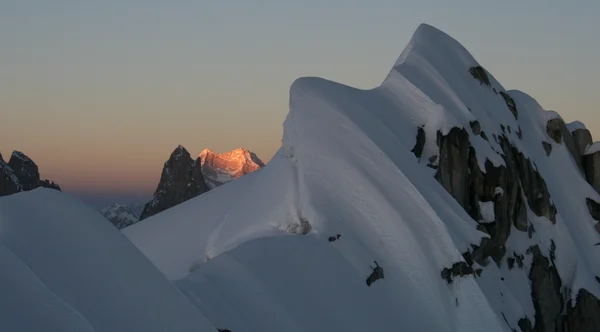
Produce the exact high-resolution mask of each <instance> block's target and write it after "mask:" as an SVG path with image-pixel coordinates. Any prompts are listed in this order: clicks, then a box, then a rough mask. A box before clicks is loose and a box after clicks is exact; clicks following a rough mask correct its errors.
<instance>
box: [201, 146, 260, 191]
mask: <svg viewBox="0 0 600 332" xmlns="http://www.w3.org/2000/svg"><path fill="white" fill-rule="evenodd" d="M200 160H201V165H202V174H203V175H204V178H205V180H206V183H207V184H208V186H209V187H210V188H211V189H212V188H216V187H218V186H220V185H222V184H224V183H227V182H229V181H231V180H234V179H237V178H239V177H241V176H243V175H245V174H248V173H251V172H254V171H256V170H258V169H260V168H261V167H263V166H265V164H264V163H263V162H262V160H260V158H258V157H257V156H256V154H254V153H253V152H250V151H249V150H246V149H243V148H237V149H234V150H231V151H229V152H224V153H215V152H213V151H212V150H210V149H204V150H203V151H202V152H201V153H200Z"/></svg>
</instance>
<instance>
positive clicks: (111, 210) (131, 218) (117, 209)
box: [100, 203, 139, 229]
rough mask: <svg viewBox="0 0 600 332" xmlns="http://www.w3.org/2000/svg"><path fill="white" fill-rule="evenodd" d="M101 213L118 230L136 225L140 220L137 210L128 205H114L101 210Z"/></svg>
mask: <svg viewBox="0 0 600 332" xmlns="http://www.w3.org/2000/svg"><path fill="white" fill-rule="evenodd" d="M100 213H101V214H102V215H103V216H104V217H105V218H106V219H108V220H109V221H110V222H111V223H112V224H113V225H115V227H117V228H118V229H123V228H125V227H127V226H130V225H132V224H135V223H136V222H138V220H139V215H138V214H137V213H136V212H135V210H134V209H133V208H132V207H131V206H129V205H126V204H119V203H112V204H111V205H110V206H108V207H106V208H104V209H102V210H100Z"/></svg>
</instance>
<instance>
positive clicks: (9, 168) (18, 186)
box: [0, 151, 60, 196]
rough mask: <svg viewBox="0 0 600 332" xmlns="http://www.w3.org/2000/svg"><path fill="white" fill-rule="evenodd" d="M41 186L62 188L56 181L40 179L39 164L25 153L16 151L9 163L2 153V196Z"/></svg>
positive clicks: (0, 186) (0, 158)
mask: <svg viewBox="0 0 600 332" xmlns="http://www.w3.org/2000/svg"><path fill="white" fill-rule="evenodd" d="M39 187H44V188H50V189H55V190H60V187H59V186H58V185H57V184H55V183H54V182H50V181H48V180H41V179H40V173H39V170H38V166H37V165H36V164H35V162H33V160H31V158H29V157H28V156H26V155H25V154H24V153H22V152H19V151H14V152H13V153H12V155H11V157H10V160H9V161H8V163H5V162H4V159H2V156H1V155H0V196H5V195H11V194H15V193H18V192H21V191H29V190H33V189H35V188H39Z"/></svg>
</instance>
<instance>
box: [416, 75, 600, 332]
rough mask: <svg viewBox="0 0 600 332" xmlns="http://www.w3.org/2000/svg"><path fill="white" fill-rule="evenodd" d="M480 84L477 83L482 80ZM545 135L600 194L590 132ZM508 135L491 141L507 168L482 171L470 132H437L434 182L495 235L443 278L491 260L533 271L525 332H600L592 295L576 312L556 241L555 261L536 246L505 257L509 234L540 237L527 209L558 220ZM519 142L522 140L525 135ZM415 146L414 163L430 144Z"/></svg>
mask: <svg viewBox="0 0 600 332" xmlns="http://www.w3.org/2000/svg"><path fill="white" fill-rule="evenodd" d="M472 74H473V73H472ZM478 76H479V75H473V77H475V78H476V79H477V80H480V77H478ZM501 94H502V96H503V97H504V100H505V102H506V103H507V106H508V107H509V109H510V111H511V112H512V113H513V115H515V118H517V114H518V111H517V105H516V104H515V102H514V100H513V99H512V98H510V96H509V95H508V94H506V93H504V92H501ZM469 124H470V127H471V132H472V134H471V135H477V134H479V133H480V131H481V129H480V126H479V123H478V122H477V121H471V122H470V123H469ZM546 129H547V134H548V136H549V137H550V138H551V139H552V140H553V141H554V142H555V143H556V144H564V145H565V147H566V148H567V149H568V151H569V152H570V154H571V155H572V157H573V159H574V161H575V163H576V164H577V166H578V167H579V169H580V171H582V174H585V175H586V176H587V179H588V181H589V182H590V183H591V184H592V185H595V188H597V190H599V188H600V172H598V169H599V168H600V152H595V150H594V151H593V153H591V154H590V153H589V146H590V144H591V135H589V132H587V130H582V129H578V130H577V132H576V133H573V134H571V132H570V131H569V129H568V128H567V125H566V124H565V123H564V121H563V120H562V119H561V118H553V119H551V120H550V121H548V122H547V127H546ZM518 132H521V130H520V129H519V130H518ZM510 134H511V130H510V129H509V126H504V125H501V131H499V132H497V133H494V134H492V136H493V137H494V141H495V142H496V143H498V144H499V146H500V148H501V153H500V151H498V153H499V154H500V155H501V157H502V159H503V160H504V164H505V165H502V166H495V165H494V164H493V163H492V162H491V161H490V160H489V159H488V160H486V162H485V163H484V165H485V169H484V170H482V169H480V166H479V165H480V164H479V163H478V161H477V154H476V150H475V148H474V147H473V145H472V144H471V141H470V133H469V132H467V130H465V129H463V128H452V129H451V130H450V131H449V132H448V134H447V135H442V134H441V133H440V132H438V135H437V141H436V143H437V145H438V148H439V155H438V156H437V157H438V158H439V163H438V167H437V168H436V174H435V178H436V179H437V180H438V182H439V183H440V184H441V185H442V186H443V187H444V188H445V189H446V190H447V191H448V193H450V194H451V195H452V197H454V198H455V199H456V201H457V202H458V203H459V204H460V205H461V206H462V207H463V208H464V209H465V211H466V212H467V213H468V214H469V215H470V216H471V217H472V218H473V219H474V220H475V221H476V222H477V223H478V224H479V225H478V229H479V230H481V231H483V232H485V233H487V234H489V238H482V240H481V243H479V244H472V245H471V246H472V250H469V251H467V252H466V253H464V254H463V257H464V259H465V261H464V262H463V261H461V262H456V263H455V264H454V265H453V266H452V267H448V268H445V269H443V270H442V271H441V277H442V278H443V279H445V280H446V281H447V282H448V283H451V282H452V280H453V279H454V278H455V277H470V276H471V275H473V276H477V275H479V274H481V273H482V272H483V273H485V271H482V270H481V269H477V268H476V267H477V266H480V267H485V266H486V265H487V264H489V258H491V259H492V260H493V261H494V262H495V264H496V265H498V266H501V265H502V264H507V265H508V267H509V269H512V268H517V267H518V268H520V269H525V268H528V269H529V280H530V282H531V299H532V302H533V304H534V307H535V321H534V323H532V322H531V321H530V320H529V319H528V318H526V317H524V318H522V319H521V320H520V321H519V322H518V326H519V328H520V330H521V331H523V332H525V331H532V332H533V331H535V332H547V331H552V332H557V331H560V332H574V331H598V330H599V329H598V326H600V325H599V324H600V318H598V317H600V302H599V301H598V299H597V298H595V297H594V295H592V294H591V293H589V292H588V291H586V290H585V289H581V290H579V294H578V301H577V303H575V304H574V305H573V303H572V302H571V301H570V298H571V295H570V293H569V292H570V291H569V290H568V289H565V287H564V286H563V281H562V280H561V278H560V275H559V273H558V271H557V269H556V267H555V264H554V253H555V251H556V245H555V243H554V241H552V242H551V247H550V250H549V257H546V256H545V254H544V252H545V251H543V250H542V249H541V248H540V246H539V245H533V246H531V247H530V248H529V249H528V250H527V252H526V253H517V252H511V253H510V254H509V255H506V251H507V249H506V243H507V240H508V238H509V237H510V236H511V232H514V231H521V232H526V233H527V236H528V237H529V239H532V236H533V234H534V233H535V229H534V228H533V225H532V224H530V222H529V220H528V216H527V215H528V211H527V210H528V209H529V210H530V211H531V212H533V213H534V214H536V215H537V216H540V217H545V218H547V219H548V220H549V222H552V223H556V214H557V209H556V207H555V206H554V204H553V202H552V198H551V197H550V193H549V191H548V188H547V185H546V182H545V180H544V178H543V177H542V176H541V175H540V173H539V172H538V171H537V166H536V165H535V164H534V163H533V162H532V161H531V160H529V159H528V158H527V157H526V156H525V155H524V154H523V153H522V152H521V151H520V150H519V148H518V145H514V144H513V143H512V142H511V140H510V138H509V137H510ZM517 136H518V138H519V139H522V133H521V134H518V135H517ZM417 138H418V139H417V144H416V145H415V148H414V149H413V153H415V155H417V154H420V151H421V147H422V146H424V145H425V144H426V142H425V137H423V136H422V135H421V133H418V135H417ZM490 144H492V143H490ZM542 145H543V147H544V149H545V150H546V153H547V154H548V155H550V154H551V152H552V144H550V143H548V142H542ZM492 148H493V147H492ZM494 150H497V148H495V149H494ZM586 151H588V153H587V154H586ZM597 172H598V173H597ZM482 203H483V204H491V206H492V207H493V218H491V219H492V220H493V221H491V222H490V221H489V220H486V219H490V218H489V217H488V218H484V211H482V210H481V206H482ZM586 203H587V206H588V209H589V211H590V214H591V215H592V216H593V217H594V218H595V219H597V220H599V219H600V204H598V203H597V202H596V201H594V200H591V199H588V200H587V202H586ZM486 213H487V214H489V213H490V212H489V211H487V212H486ZM598 225H600V223H598ZM513 226H514V227H513ZM597 229H598V231H599V232H600V226H597ZM526 256H529V257H528V259H527V260H529V261H530V262H531V266H526V264H525V262H526V259H525V257H526ZM475 264H477V266H476V265H475Z"/></svg>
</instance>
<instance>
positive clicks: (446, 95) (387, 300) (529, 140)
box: [123, 25, 600, 332]
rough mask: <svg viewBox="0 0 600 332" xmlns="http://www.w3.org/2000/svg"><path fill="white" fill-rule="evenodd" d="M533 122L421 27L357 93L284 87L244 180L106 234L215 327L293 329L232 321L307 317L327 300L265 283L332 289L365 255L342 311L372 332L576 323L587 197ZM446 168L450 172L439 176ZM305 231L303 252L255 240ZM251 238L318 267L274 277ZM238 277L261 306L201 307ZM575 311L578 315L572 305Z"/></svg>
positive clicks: (595, 292)
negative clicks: (380, 271)
mask: <svg viewBox="0 0 600 332" xmlns="http://www.w3.org/2000/svg"><path fill="white" fill-rule="evenodd" d="M549 120H553V121H554V120H555V121H554V122H557V123H558V124H561V121H562V119H561V118H560V116H558V114H557V113H556V112H547V111H546V110H544V109H543V108H542V107H541V106H540V105H539V104H538V103H537V102H536V101H535V99H533V98H532V97H531V96H528V95H527V94H525V93H523V92H520V91H510V90H506V89H504V87H502V85H500V83H499V82H497V81H496V79H495V78H494V77H493V76H492V75H491V73H489V72H487V71H485V69H484V68H483V66H481V64H479V63H478V62H477V61H476V60H475V59H474V58H473V57H472V56H471V55H470V54H469V52H468V51H467V50H466V49H465V48H464V47H463V46H462V45H460V44H459V43H458V42H457V41H456V40H454V39H453V38H451V37H450V36H448V35H446V34H445V33H443V32H441V31H439V30H437V29H435V28H433V27H431V26H428V25H421V26H419V28H418V29H417V31H416V32H415V34H414V36H413V38H412V39H411V41H410V42H409V45H408V46H407V48H406V49H405V51H404V52H403V53H402V54H401V55H400V57H399V58H398V61H397V62H396V63H395V64H394V66H393V68H392V70H391V71H390V73H389V75H388V76H387V77H386V79H385V80H384V81H383V83H382V84H381V85H380V86H378V87H376V88H374V89H370V90H359V89H355V88H352V87H348V86H345V85H342V84H338V83H335V82H331V81H328V80H325V79H321V78H314V77H305V78H300V79H298V80H296V81H295V82H294V83H293V85H292V87H291V89H290V112H289V113H288V116H287V118H286V120H285V123H284V135H283V139H282V147H281V149H280V150H279V151H278V153H277V154H276V155H275V157H274V158H273V159H272V160H271V162H270V163H269V165H267V166H265V167H264V168H262V170H261V171H260V172H255V173H252V174H250V175H248V176H245V177H243V178H241V179H239V180H236V181H235V182H232V183H230V184H229V185H227V186H222V187H219V188H217V189H215V190H212V191H210V192H208V193H207V194H204V195H201V196H199V197H197V198H194V199H191V200H189V201H187V202H185V203H182V204H180V205H178V206H177V207H174V208H172V209H169V210H167V211H165V212H163V213H160V214H157V215H155V216H153V217H151V218H149V219H148V220H146V221H145V222H143V223H139V224H136V225H133V226H131V227H129V228H126V229H125V230H124V231H123V233H124V234H125V235H126V236H127V237H128V238H129V239H130V240H131V241H132V242H133V243H134V244H135V245H136V246H137V247H138V248H139V249H140V250H141V251H142V252H143V253H144V254H145V255H146V256H147V257H148V258H150V260H151V261H152V262H153V263H154V264H155V265H156V266H157V267H158V268H159V269H160V270H161V271H162V272H163V273H165V275H167V276H168V277H169V278H170V279H173V280H178V284H180V285H182V286H180V287H181V288H182V289H184V290H185V293H186V295H188V297H189V298H191V299H195V301H197V302H195V303H196V304H197V305H198V307H200V308H208V309H206V310H207V311H209V312H210V313H207V316H208V317H209V319H211V320H219V321H222V322H229V323H230V324H231V325H229V326H231V327H232V330H233V327H236V328H243V327H244V326H249V325H251V326H252V327H254V330H261V331H262V330H269V331H271V330H272V331H275V330H286V331H302V330H303V329H302V328H300V327H299V326H303V325H302V324H301V323H298V322H297V321H296V318H295V317H294V315H285V312H286V311H282V312H281V314H282V316H283V317H281V316H278V317H281V319H277V320H275V321H273V320H268V321H264V320H261V319H254V318H250V317H261V316H262V317H271V315H270V313H271V311H272V310H276V308H288V309H289V310H290V311H292V312H294V313H298V316H299V317H303V318H305V317H308V318H309V319H315V320H318V319H319V315H320V313H319V312H318V310H312V308H318V305H317V304H325V303H331V304H333V303H334V302H335V299H329V298H327V295H323V294H320V293H319V292H322V293H325V294H326V291H324V290H322V289H318V290H314V289H310V288H309V287H305V288H303V289H302V292H301V293H302V296H301V297H302V299H304V300H303V301H290V300H289V299H288V298H286V297H284V295H281V294H282V293H281V292H278V291H276V289H277V286H280V285H281V284H280V282H283V283H285V285H287V286H288V287H293V285H295V281H296V279H294V276H298V277H297V278H298V279H301V278H314V279H311V280H313V282H314V283H315V284H318V285H327V284H328V283H331V284H336V285H338V284H339V285H341V287H343V288H344V289H346V287H348V288H347V290H348V291H350V290H351V289H353V288H354V287H359V286H358V283H355V282H354V281H355V280H357V279H360V278H362V280H365V278H367V277H368V276H369V275H370V273H372V272H373V271H374V269H373V264H374V261H376V262H377V266H381V267H383V268H384V269H385V278H384V279H383V280H377V281H376V282H375V283H374V284H373V285H371V286H367V285H364V284H363V285H361V287H371V288H369V289H367V291H368V293H365V294H363V293H362V292H363V291H364V289H360V292H359V291H357V293H356V294H357V295H356V296H357V297H356V298H354V299H353V300H354V301H368V303H370V305H371V308H372V309H375V308H376V309H377V310H374V311H375V312H379V313H381V316H378V318H377V321H383V322H387V323H389V325H388V327H390V330H391V329H398V328H400V329H402V330H407V331H515V330H517V329H518V330H521V331H523V332H524V331H527V326H529V327H534V326H535V327H536V330H538V331H543V330H548V331H555V330H556V329H555V327H556V325H557V324H561V323H560V321H561V319H565V320H569V322H571V323H570V324H575V325H576V324H580V322H586V321H587V322H590V321H594V319H595V318H593V317H596V316H599V315H595V316H594V315H591V316H590V318H589V319H588V317H586V318H585V319H584V318H582V317H577V315H579V314H582V315H587V314H588V313H589V312H593V313H595V311H593V310H591V309H589V308H588V307H585V306H586V305H587V304H586V303H588V304H589V303H595V302H594V301H597V300H596V298H597V297H598V296H599V295H600V287H599V284H598V282H597V281H596V278H595V276H597V275H600V262H598V260H597V257H596V255H595V254H594V252H593V248H594V244H595V243H597V242H600V241H599V240H600V236H599V234H598V233H597V232H596V231H595V230H594V226H595V225H596V224H597V221H596V220H595V219H594V217H593V216H592V215H591V214H590V213H591V212H590V211H591V209H588V206H594V205H593V204H594V203H588V205H587V206H586V202H590V201H589V200H591V201H593V202H600V195H599V194H598V193H597V192H596V191H595V190H594V189H593V188H592V187H591V186H590V184H589V183H587V182H586V179H585V178H584V177H583V176H582V173H581V171H580V170H579V168H578V167H577V164H576V161H575V159H574V158H575V156H574V155H573V154H572V153H571V152H570V151H569V149H568V148H567V147H566V143H565V140H564V139H562V140H553V137H550V136H549V132H548V121H549ZM560 134H561V135H562V132H561V133H560ZM561 138H565V137H561ZM543 142H545V143H546V144H547V146H550V147H551V148H549V149H548V150H550V152H548V151H547V150H546V149H545V145H544V144H543ZM458 164H460V165H461V166H463V165H466V167H464V168H456V167H455V168H452V167H451V166H453V165H454V166H455V165H458ZM471 171H473V172H471ZM469 172H471V173H469ZM503 172H505V173H503ZM476 176H477V177H476ZM509 177H510V180H511V181H510V182H509V181H507V179H508V178H509ZM463 180H464V181H463ZM471 180H473V181H471ZM475 180H477V181H475ZM496 182H498V183H496ZM568 188H576V190H575V189H574V190H568ZM466 193H471V196H468V195H466ZM481 198H485V199H481ZM587 199H589V200H587ZM480 202H486V203H484V204H483V205H482V204H479V203H480ZM490 202H493V203H494V205H493V211H492V204H491V203H490ZM515 202H519V204H514V203H515ZM509 203H513V204H509ZM513 207H515V208H513ZM467 209H468V210H469V211H467ZM492 212H493V213H492ZM475 215H478V218H475V217H474V216H475ZM199 216H201V217H199ZM492 217H493V218H492ZM482 220H483V221H485V222H484V223H481V222H480V221H482ZM303 225H304V227H303ZM298 230H301V231H298ZM306 233H308V234H309V235H308V236H309V237H310V238H311V239H313V238H314V239H316V240H317V241H319V244H315V243H312V244H311V242H310V241H309V240H307V241H306V242H305V243H303V244H300V243H296V244H294V245H292V244H291V243H292V241H293V240H290V241H289V242H288V241H286V239H285V238H281V239H278V240H279V241H270V239H265V238H267V237H273V236H289V235H290V234H306ZM159 234H160V236H158V235H159ZM498 234H503V235H504V237H500V236H499V235H498ZM337 235H340V237H339V238H338V237H337ZM332 237H333V240H332V241H331V242H330V239H331V238H332ZM311 241H312V240H311ZM267 243H269V250H270V251H271V252H279V250H282V251H284V252H290V253H294V252H302V251H303V250H306V251H307V252H309V251H308V249H307V248H311V251H310V256H311V257H322V259H321V260H317V259H316V258H315V259H314V260H306V261H305V260H302V259H300V258H297V259H294V262H296V263H298V268H297V270H293V271H291V272H290V271H285V272H281V271H278V267H277V266H276V265H272V264H270V263H273V262H276V261H277V259H273V260H271V257H262V256H260V255H259V254H258V253H257V251H255V250H254V249H251V248H256V247H260V246H261V245H266V244H267ZM288 245H289V246H291V247H292V248H287V247H286V246H288ZM321 246H326V247H325V248H323V247H321ZM327 246H329V247H327ZM284 249H285V250H284ZM246 250H247V252H246ZM312 250H314V252H312ZM334 253H335V254H334ZM292 259H293V258H292ZM249 262H252V264H250V263H249ZM342 262H343V264H342ZM344 264H348V266H347V268H346V267H342V265H343V266H346V265H344ZM254 267H256V268H254ZM259 267H260V268H259ZM288 268H289V269H292V268H291V267H288ZM340 269H343V271H344V273H343V275H340V274H336V271H338V270H340ZM315 270H317V271H318V273H316V272H315ZM287 272H290V273H287ZM215 276H219V278H217V277H215ZM242 276H243V277H242ZM284 276H285V277H284ZM279 277H281V278H283V279H282V280H283V281H281V280H279ZM238 278H247V279H249V280H252V282H253V283H254V285H255V286H254V287H252V288H251V289H253V290H255V293H254V297H253V298H261V299H265V300H264V302H262V303H261V305H260V306H256V307H254V308H255V309H253V310H254V311H253V313H252V315H246V314H236V313H233V312H227V313H223V312H222V311H218V310H213V309H211V308H212V306H216V307H220V308H224V307H225V306H224V304H223V300H222V299H221V298H220V297H219V296H218V294H219V291H220V290H223V291H224V290H227V289H230V287H234V288H235V289H239V290H241V289H244V285H246V284H245V283H244V282H242V281H241V279H238ZM545 278H549V279H545ZM353 280H354V281H353ZM557 280H560V285H561V287H559V288H560V289H555V288H553V287H554V286H553V285H555V284H556V283H555V281H557ZM272 287H273V288H272ZM211 290H212V291H211ZM238 293H240V294H241V292H237V293H236V292H233V293H227V294H228V302H231V303H236V304H237V303H244V299H243V298H242V296H241V295H236V294H238ZM299 293H300V292H299ZM336 293H337V291H336ZM294 294H296V293H294ZM358 294H361V295H358ZM367 294H368V295H367ZM581 294H583V295H581ZM297 295H298V296H300V295H299V294H297ZM371 296H373V297H372V298H371ZM544 296H547V297H544ZM579 296H584V298H585V299H586V300H583V301H581V304H578V302H577V299H578V298H580V297H579ZM540 298H541V300H538V299H540ZM588 300H589V301H588ZM542 302H543V303H544V307H540V306H539V303H542ZM295 304H296V305H295ZM577 305H581V307H577V308H579V309H581V308H582V307H584V308H585V309H581V310H579V309H577V310H572V309H573V307H574V306H577ZM592 306H593V304H592ZM245 308H247V306H244V307H238V308H237V309H236V310H234V311H235V312H237V313H239V312H243V310H245ZM389 308H394V310H393V312H390V311H388V309H389ZM599 308H600V306H599ZM327 314H328V315H333V316H336V317H347V316H349V315H352V316H353V319H354V318H355V319H356V320H357V322H356V326H360V324H361V323H364V321H367V320H369V319H373V317H374V316H370V315H371V313H369V314H365V315H361V314H360V313H359V312H356V311H351V308H350V307H349V306H341V305H338V306H334V305H332V306H331V310H330V311H328V312H327ZM341 319H343V318H341ZM361 319H364V321H363V320H361ZM263 321H264V322H263ZM572 322H575V323H572ZM244 324H245V325H244ZM528 324H529V325H528ZM311 328H313V329H314V330H315V331H327V329H328V328H329V329H330V330H331V326H329V325H328V326H315V327H312V326H311ZM319 328H321V330H319ZM384 328H385V327H384ZM333 330H336V329H335V328H333ZM575 330H577V328H576V327H575V328H573V326H571V327H569V329H567V331H569V332H570V331H575Z"/></svg>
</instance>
